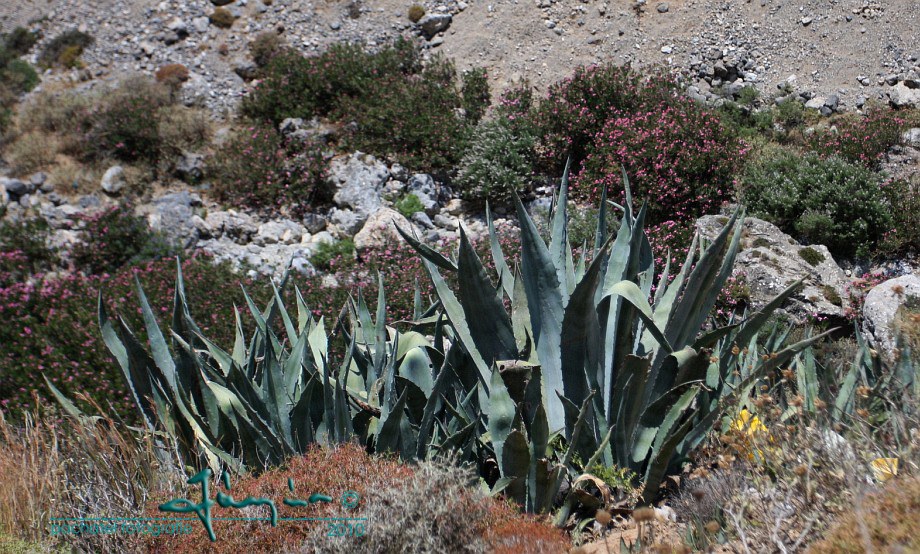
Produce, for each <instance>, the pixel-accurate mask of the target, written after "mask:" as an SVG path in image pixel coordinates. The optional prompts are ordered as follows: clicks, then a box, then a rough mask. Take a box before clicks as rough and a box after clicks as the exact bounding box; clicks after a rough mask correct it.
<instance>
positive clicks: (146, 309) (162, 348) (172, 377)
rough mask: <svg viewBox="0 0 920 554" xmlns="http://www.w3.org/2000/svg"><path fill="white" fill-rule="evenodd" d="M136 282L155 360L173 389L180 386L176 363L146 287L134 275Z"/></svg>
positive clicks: (185, 381) (186, 382)
mask: <svg viewBox="0 0 920 554" xmlns="http://www.w3.org/2000/svg"><path fill="white" fill-rule="evenodd" d="M134 283H135V284H136V285H137V297H138V300H139V301H140V304H141V314H142V315H143V319H144V326H145V327H146V328H147V340H148V341H149V342H150V351H151V354H152V355H153V361H154V362H155V363H156V365H157V367H158V368H159V369H160V372H161V373H162V375H163V377H164V378H165V379H166V382H167V383H168V384H169V386H170V387H171V388H173V389H175V388H177V387H178V386H179V377H178V376H177V375H176V364H175V362H174V361H173V359H172V354H170V352H169V347H168V346H166V339H165V338H164V337H163V333H162V332H161V331H160V325H159V324H158V323H157V320H156V317H154V315H153V310H151V309H150V303H149V302H147V295H145V294H144V288H143V287H142V286H141V281H140V279H138V278H137V276H136V275H135V276H134ZM189 384H190V383H189V382H188V380H183V382H182V385H184V386H188V385H189Z"/></svg>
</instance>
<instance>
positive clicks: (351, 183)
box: [329, 152, 390, 224]
mask: <svg viewBox="0 0 920 554" xmlns="http://www.w3.org/2000/svg"><path fill="white" fill-rule="evenodd" d="M389 178H390V171H389V169H387V166H386V164H384V163H383V162H380V161H378V160H377V159H376V158H374V157H373V156H370V155H367V154H362V153H361V152H355V153H354V154H352V155H350V156H338V157H335V158H333V159H332V161H331V162H330V164H329V179H330V181H331V182H332V184H333V185H334V187H335V189H336V192H335V195H334V196H333V197H332V199H333V201H334V202H335V203H336V205H337V206H339V207H340V208H346V209H350V210H352V211H353V212H354V213H355V214H356V215H357V219H358V221H359V223H360V224H363V223H364V222H365V221H367V218H368V217H370V215H371V214H372V213H374V212H376V211H377V210H378V209H379V208H380V207H381V206H382V205H383V199H382V198H381V192H380V191H381V190H382V189H383V187H384V185H386V182H387V179H389Z"/></svg>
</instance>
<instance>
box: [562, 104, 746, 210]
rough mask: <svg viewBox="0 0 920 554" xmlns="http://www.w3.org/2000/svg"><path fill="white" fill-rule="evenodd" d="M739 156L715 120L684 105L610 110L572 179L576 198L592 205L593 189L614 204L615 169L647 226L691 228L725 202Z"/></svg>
mask: <svg viewBox="0 0 920 554" xmlns="http://www.w3.org/2000/svg"><path fill="white" fill-rule="evenodd" d="M746 152H747V148H746V147H745V145H744V144H743V143H742V142H740V141H739V140H738V139H737V138H736V137H735V136H734V135H733V134H732V133H730V132H729V131H728V130H727V129H725V128H724V127H723V126H722V125H721V123H720V121H719V118H718V117H717V116H716V115H715V114H713V113H711V112H708V111H704V110H702V109H700V108H699V107H697V106H696V104H695V103H693V101H692V100H690V99H680V100H678V99H673V100H671V101H669V102H668V103H662V104H658V105H656V106H653V107H650V108H648V109H644V110H639V111H633V112H628V111H624V110H613V111H612V112H610V113H609V114H608V118H607V120H606V122H605V123H604V125H603V128H602V129H601V131H600V132H599V133H597V134H596V135H595V136H594V140H593V142H592V144H591V146H590V150H589V152H588V154H587V156H586V158H585V160H584V164H583V167H582V169H581V171H580V172H578V173H577V174H576V175H575V176H574V177H573V178H572V185H573V188H574V189H575V191H576V193H577V194H578V195H580V196H583V197H587V198H590V199H591V200H592V201H596V200H597V198H598V197H599V195H600V190H601V187H606V188H607V194H608V197H609V198H612V199H616V200H617V201H618V202H622V201H623V199H624V197H625V191H624V187H623V183H622V173H621V167H625V168H626V173H627V175H628V176H629V182H630V186H631V189H632V194H633V198H634V199H635V200H636V201H637V203H638V202H641V201H643V200H646V201H648V206H649V207H648V221H649V223H650V224H651V225H655V224H658V223H660V222H662V221H668V220H673V221H692V220H694V219H695V218H696V217H698V216H700V215H702V214H705V213H713V212H715V211H717V210H718V209H719V207H720V206H721V205H722V203H723V202H726V201H728V200H729V199H731V198H732V195H733V176H734V174H735V172H736V170H737V169H738V168H739V167H740V162H741V161H742V160H743V158H744V155H745V154H746Z"/></svg>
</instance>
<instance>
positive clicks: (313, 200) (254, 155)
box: [208, 125, 331, 212]
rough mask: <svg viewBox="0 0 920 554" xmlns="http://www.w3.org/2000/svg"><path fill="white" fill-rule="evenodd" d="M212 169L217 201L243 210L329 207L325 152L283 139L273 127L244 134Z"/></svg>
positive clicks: (229, 145)
mask: <svg viewBox="0 0 920 554" xmlns="http://www.w3.org/2000/svg"><path fill="white" fill-rule="evenodd" d="M208 165H209V167H211V168H212V175H213V177H214V193H215V195H216V197H217V198H218V200H220V201H222V202H226V203H228V204H231V205H233V206H237V207H241V208H250V209H251V208H257V209H276V208H278V207H280V206H285V207H288V208H290V209H292V210H294V211H295V212H302V211H304V210H306V209H308V208H309V207H311V206H313V205H317V204H322V203H324V202H326V201H327V200H328V199H329V193H330V192H331V191H330V190H329V187H328V184H327V164H326V160H325V158H324V156H323V152H322V148H321V146H320V145H319V144H314V143H312V142H308V143H303V142H300V141H296V140H288V139H285V138H284V137H282V136H281V134H280V133H279V132H278V131H276V130H275V128H274V127H269V126H264V125H260V126H253V127H249V128H247V129H244V130H242V131H241V132H240V133H238V134H237V135H236V136H235V137H233V138H232V139H231V140H229V141H227V143H225V144H224V145H223V146H221V147H220V149H219V150H218V151H217V152H216V153H215V154H214V158H213V161H212V163H209V164H208Z"/></svg>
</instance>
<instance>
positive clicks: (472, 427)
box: [437, 421, 478, 454]
mask: <svg viewBox="0 0 920 554" xmlns="http://www.w3.org/2000/svg"><path fill="white" fill-rule="evenodd" d="M476 425H478V422H476V421H473V422H471V423H470V424H469V425H466V426H465V427H463V428H462V429H460V430H459V431H457V432H456V433H453V434H451V435H448V436H447V438H445V439H444V440H443V441H442V442H441V443H440V444H438V445H437V449H438V452H439V453H441V454H444V453H447V452H450V451H451V450H462V449H463V447H464V446H465V445H466V444H468V443H469V441H470V440H471V439H472V438H473V436H474V432H475V431H476Z"/></svg>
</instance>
